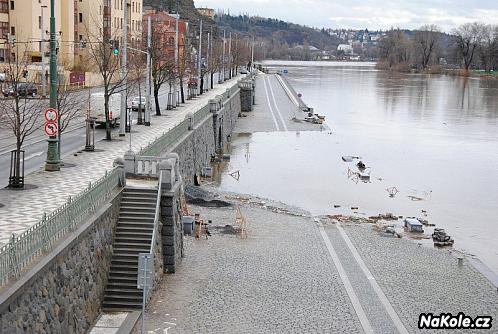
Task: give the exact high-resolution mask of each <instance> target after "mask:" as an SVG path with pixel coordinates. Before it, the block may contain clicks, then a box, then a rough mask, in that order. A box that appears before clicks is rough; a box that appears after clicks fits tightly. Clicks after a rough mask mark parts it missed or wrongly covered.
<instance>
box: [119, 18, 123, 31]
mask: <svg viewBox="0 0 498 334" xmlns="http://www.w3.org/2000/svg"><path fill="white" fill-rule="evenodd" d="M119 27H120V28H121V29H123V18H121V23H120V24H119Z"/></svg>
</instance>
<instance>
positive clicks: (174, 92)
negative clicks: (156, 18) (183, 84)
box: [172, 0, 180, 108]
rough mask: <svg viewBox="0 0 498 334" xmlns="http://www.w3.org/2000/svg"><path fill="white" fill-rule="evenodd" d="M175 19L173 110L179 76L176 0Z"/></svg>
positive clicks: (178, 14)
mask: <svg viewBox="0 0 498 334" xmlns="http://www.w3.org/2000/svg"><path fill="white" fill-rule="evenodd" d="M175 19H176V31H175V69H176V74H175V79H174V80H173V103H172V104H173V108H176V105H177V101H176V99H177V93H176V80H177V79H178V78H177V76H178V74H179V71H178V68H179V64H178V61H179V60H178V43H179V41H178V39H179V37H178V24H179V21H180V12H179V11H178V0H177V1H176V15H175Z"/></svg>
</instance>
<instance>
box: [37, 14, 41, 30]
mask: <svg viewBox="0 0 498 334" xmlns="http://www.w3.org/2000/svg"><path fill="white" fill-rule="evenodd" d="M41 27H42V21H41V16H38V29H41Z"/></svg>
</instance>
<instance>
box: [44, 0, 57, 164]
mask: <svg viewBox="0 0 498 334" xmlns="http://www.w3.org/2000/svg"><path fill="white" fill-rule="evenodd" d="M55 48H56V46H55V0H50V108H53V109H57V54H56V52H55ZM47 141H48V148H47V160H46V161H45V170H46V171H50V172H52V171H58V170H60V157H59V152H58V145H59V142H58V140H57V136H51V137H49V138H48V140H47Z"/></svg>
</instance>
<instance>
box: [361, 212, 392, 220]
mask: <svg viewBox="0 0 498 334" xmlns="http://www.w3.org/2000/svg"><path fill="white" fill-rule="evenodd" d="M368 218H370V219H373V220H398V216H395V215H394V214H392V213H391V212H386V213H385V214H382V213H379V214H378V215H377V216H371V217H368Z"/></svg>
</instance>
